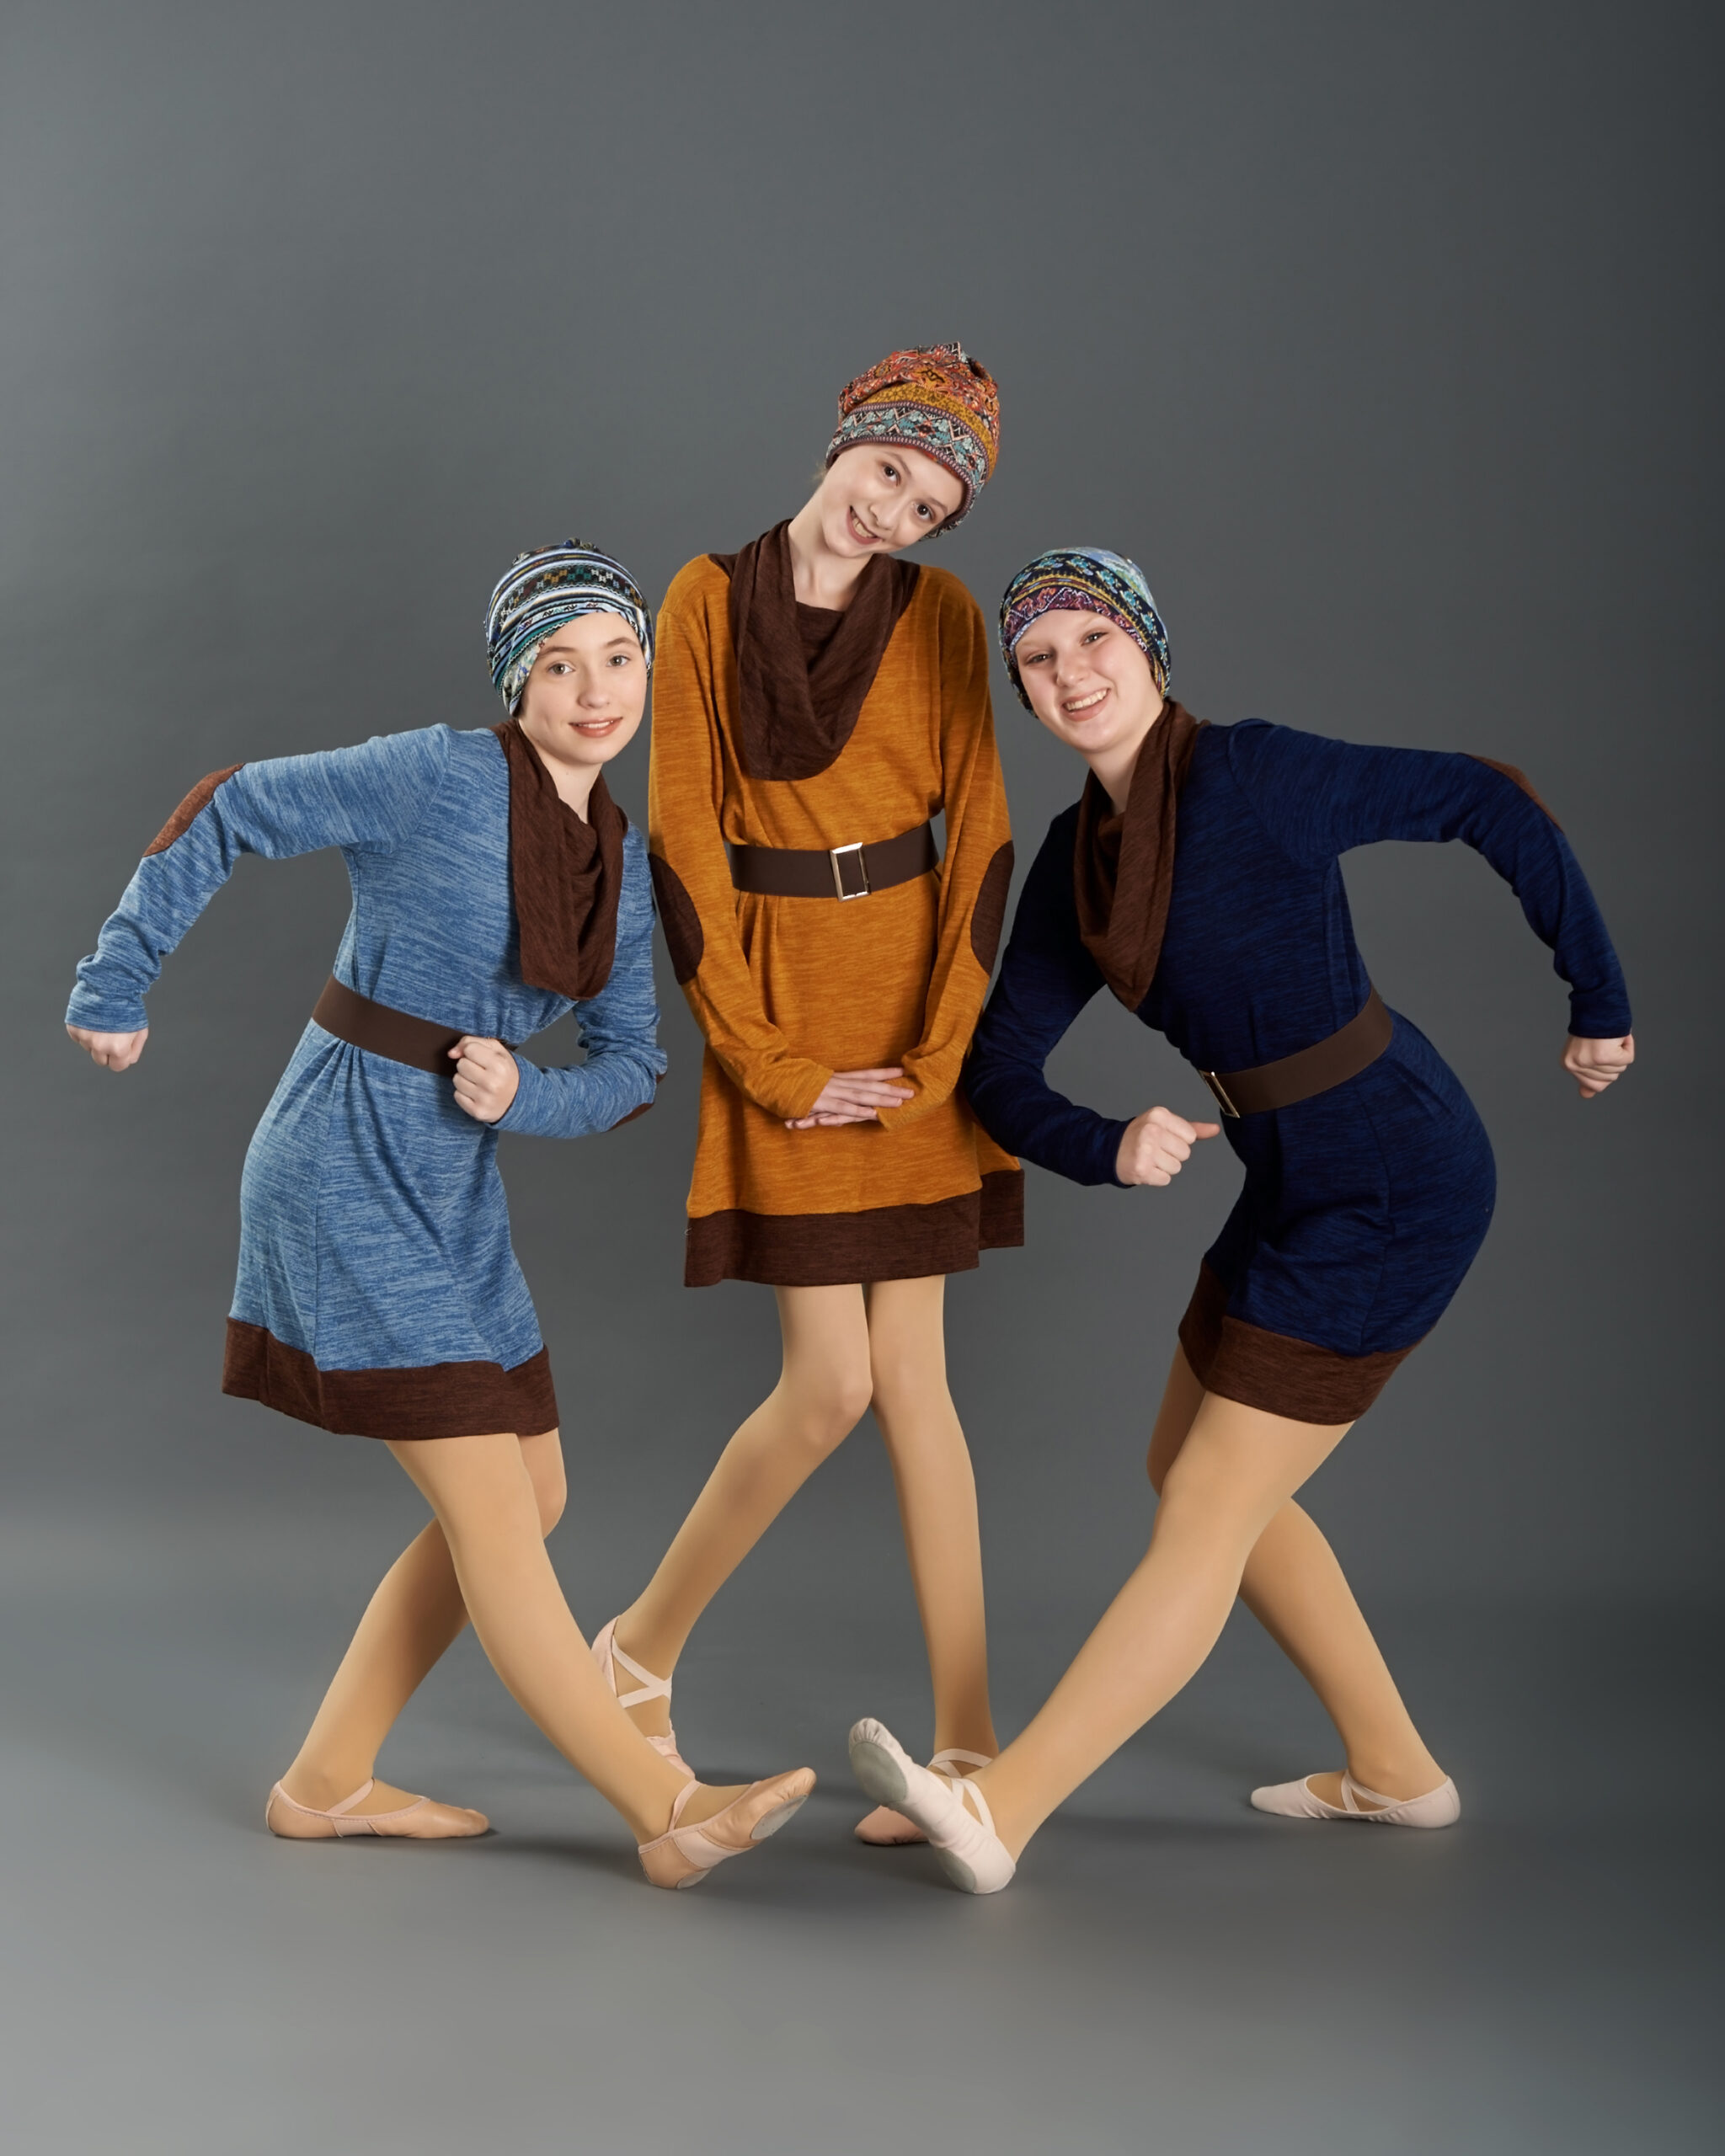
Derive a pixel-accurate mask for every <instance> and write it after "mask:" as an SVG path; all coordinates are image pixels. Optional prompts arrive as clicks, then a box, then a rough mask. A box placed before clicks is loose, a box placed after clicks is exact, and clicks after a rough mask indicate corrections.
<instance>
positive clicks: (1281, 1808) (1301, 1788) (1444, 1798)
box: [1252, 1774, 1461, 1827]
mask: <svg viewBox="0 0 1725 2156" xmlns="http://www.w3.org/2000/svg"><path fill="white" fill-rule="evenodd" d="M1362 1797H1364V1798H1365V1804H1362V1803H1361V1802H1360V1801H1359V1800H1360V1799H1361V1798H1362ZM1252 1804H1253V1806H1255V1807H1256V1808H1257V1809H1258V1811H1259V1812H1279V1814H1280V1815H1281V1817H1283V1818H1284V1819H1361V1820H1364V1821H1365V1822H1366V1824H1367V1825H1368V1826H1375V1827H1453V1826H1454V1825H1455V1822H1456V1821H1457V1820H1458V1819H1459V1818H1460V1817H1461V1794H1460V1792H1459V1791H1458V1790H1457V1789H1456V1787H1455V1783H1454V1782H1453V1781H1451V1780H1450V1777H1449V1776H1448V1775H1447V1774H1445V1777H1444V1779H1443V1780H1442V1781H1440V1782H1439V1784H1438V1785H1437V1787H1436V1788H1435V1789H1429V1790H1426V1791H1425V1793H1424V1795H1423V1796H1384V1795H1383V1793H1382V1791H1381V1790H1375V1789H1368V1788H1367V1787H1366V1786H1365V1783H1364V1782H1357V1781H1355V1780H1354V1777H1353V1775H1352V1774H1343V1776H1342V1801H1341V1802H1340V1803H1339V1804H1326V1803H1325V1801H1324V1800H1323V1799H1322V1797H1321V1796H1314V1795H1313V1793H1312V1790H1311V1778H1310V1776H1308V1777H1307V1778H1306V1780H1304V1781H1297V1782H1276V1783H1274V1784H1272V1785H1268V1786H1267V1787H1265V1788H1263V1789H1255V1790H1253V1791H1252ZM1368 1806H1375V1807H1376V1809H1375V1810H1369V1809H1368V1808H1367V1807H1368Z"/></svg>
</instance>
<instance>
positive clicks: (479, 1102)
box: [449, 1033, 521, 1123]
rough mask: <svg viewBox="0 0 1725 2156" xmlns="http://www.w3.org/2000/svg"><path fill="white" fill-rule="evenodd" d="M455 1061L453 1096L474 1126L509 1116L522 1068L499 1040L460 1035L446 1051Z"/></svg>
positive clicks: (467, 1034)
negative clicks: (470, 1118) (510, 1105)
mask: <svg viewBox="0 0 1725 2156" xmlns="http://www.w3.org/2000/svg"><path fill="white" fill-rule="evenodd" d="M449 1052H450V1054H451V1055H452V1056H454V1057H455V1059H456V1066H455V1097H456V1099H457V1101H458V1102H460V1104H461V1106H462V1107H464V1108H465V1109H466V1110H467V1113H468V1114H469V1115H470V1116H472V1118H473V1120H474V1122H475V1123H495V1122H497V1121H498V1120H499V1118H501V1117H503V1116H505V1115H507V1114H508V1113H509V1104H510V1102H511V1101H512V1100H514V1098H515V1095H516V1093H517V1091H519V1090H520V1088H521V1066H520V1065H518V1064H517V1063H516V1061H515V1055H514V1054H513V1052H512V1051H511V1050H510V1049H506V1048H505V1046H504V1044H503V1043H502V1042H501V1041H487V1040H478V1039H475V1038H474V1037H473V1034H471V1033H463V1034H462V1037H461V1038H460V1039H459V1040H458V1041H457V1043H456V1044H455V1046H454V1047H453V1048H452V1049H451V1050H450V1051H449Z"/></svg>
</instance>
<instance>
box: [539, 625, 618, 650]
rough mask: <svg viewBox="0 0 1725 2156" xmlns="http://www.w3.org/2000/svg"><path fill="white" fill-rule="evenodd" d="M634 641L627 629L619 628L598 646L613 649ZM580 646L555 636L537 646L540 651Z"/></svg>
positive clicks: (573, 648) (602, 648)
mask: <svg viewBox="0 0 1725 2156" xmlns="http://www.w3.org/2000/svg"><path fill="white" fill-rule="evenodd" d="M635 641H636V639H635V638H633V637H632V636H631V635H630V634H629V632H628V630H627V629H619V630H618V632H617V634H616V635H615V636H614V637H607V638H606V640H605V642H604V643H602V644H601V646H600V647H599V648H600V649H601V651H615V650H616V649H617V646H618V645H619V644H631V643H635ZM539 648H540V650H541V651H542V652H544V651H579V649H580V648H581V647H580V646H579V644H578V643H558V640H557V638H555V637H553V638H550V639H549V641H548V642H547V643H542V644H541V645H540V647H539Z"/></svg>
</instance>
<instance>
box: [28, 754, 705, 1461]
mask: <svg viewBox="0 0 1725 2156" xmlns="http://www.w3.org/2000/svg"><path fill="white" fill-rule="evenodd" d="M323 846H334V847H339V849H340V851H341V854H342V857H343V858H344V862H346V865H347V871H348V875H349V878H350V882H351V883H352V886H353V894H354V905H353V911H352V913H351V915H350V917H349V920H348V923H347V926H346V929H345V931H344V933H343V936H342V939H341V944H340V947H339V951H338V952H337V953H336V958H335V965H334V972H335V976H336V978H337V979H339V980H340V981H341V982H343V983H344V985H346V986H348V987H350V988H351V989H353V990H356V991H357V992H358V993H359V994H360V995H365V996H369V997H371V999H373V1000H374V1001H377V1002H379V1003H382V1004H387V1006H390V1008H392V1009H393V1010H396V1011H407V1012H409V1013H410V1014H411V1015H413V1016H414V1017H419V1018H425V1019H428V1020H430V1021H432V1022H434V1023H436V1024H439V1025H443V1026H448V1027H459V1028H461V1029H462V1031H463V1032H466V1033H473V1034H475V1035H483V1036H489V1037H490V1038H496V1039H501V1040H505V1041H508V1042H510V1043H517V1042H521V1041H524V1040H526V1039H527V1038H530V1037H531V1035H532V1034H534V1033H540V1032H542V1030H543V1029H544V1028H545V1027H547V1026H549V1025H551V1024H552V1023H553V1022H554V1021H555V1020H556V1019H558V1018H559V1017H562V1016H563V1013H564V1012H565V1011H569V1009H570V1008H571V1007H574V1009H575V1010H576V1011H577V1017H578V1022H579V1027H580V1030H581V1036H582V1040H583V1043H584V1046H585V1052H586V1060H585V1062H584V1063H582V1064H580V1065H575V1066H574V1067H571V1068H569V1069H564V1070H541V1069H539V1068H538V1067H537V1065H534V1064H532V1063H531V1062H529V1061H528V1060H527V1059H526V1057H525V1056H522V1055H517V1057H516V1065H517V1068H518V1070H519V1071H520V1077H521V1083H520V1089H519V1091H517V1092H516V1095H515V1100H514V1101H513V1102H512V1103H511V1104H510V1109H509V1112H508V1113H507V1114H506V1115H505V1117H504V1118H503V1119H502V1121H501V1122H500V1123H495V1124H486V1123H478V1122H476V1121H475V1120H474V1119H473V1118H472V1117H471V1116H469V1115H467V1113H465V1112H464V1111H463V1110H462V1108H461V1107H458V1106H457V1102H456V1099H455V1093H454V1089H453V1086H452V1084H451V1081H450V1079H448V1078H445V1077H434V1076H433V1075H431V1074H430V1072H429V1071H425V1070H415V1069H413V1068H411V1067H409V1065H405V1064H401V1063H396V1062H393V1061H392V1060H390V1059H388V1058H387V1057H384V1056H380V1055H375V1054H371V1053H369V1052H368V1051H366V1050H365V1049H357V1048H355V1047H352V1046H350V1044H349V1043H347V1042H345V1041H342V1040H339V1039H337V1038H335V1037H334V1035H333V1034H330V1033H325V1032H324V1030H323V1027H320V1026H318V1025H316V1024H309V1025H307V1027H306V1029H305V1032H304V1033H303V1034H302V1037H301V1039H300V1043H299V1045H298V1047H297V1048H296V1049H295V1051H294V1054H293V1056H292V1059H291V1061H290V1062H289V1064H288V1066H287V1069H286V1071H285V1072H284V1074H283V1075H282V1078H281V1081H280V1084H279V1085H278V1086H277V1087H276V1089H275V1095H274V1097H273V1098H272V1099H271V1101H270V1105H269V1107H267V1108H266V1109H265V1110H264V1117H263V1120H262V1121H261V1122H260V1123H259V1126H258V1129H257V1131H256V1134H254V1137H253V1139H252V1143H251V1147H250V1150H249V1151H248V1154H247V1156H246V1165H245V1171H244V1176H243V1182H242V1185H241V1197H240V1218H241V1239H240V1256H239V1274H238V1284H237V1286H236V1288H235V1290H234V1299H233V1305H232V1318H233V1320H234V1321H237V1322H238V1323H239V1324H240V1325H242V1326H256V1327H259V1328H263V1329H264V1331H267V1332H268V1333H269V1335H270V1336H271V1337H272V1338H273V1339H274V1340H275V1341H276V1342H280V1343H281V1345H282V1346H283V1347H284V1348H286V1349H288V1350H290V1351H297V1352H299V1353H302V1354H303V1355H306V1356H309V1357H310V1358H312V1361H313V1362H314V1363H315V1364H316V1366H317V1368H318V1369H319V1370H322V1371H347V1372H351V1371H362V1370H363V1371H381V1370H387V1369H398V1370H419V1371H421V1372H423V1371H424V1369H425V1367H426V1366H430V1365H441V1364H448V1365H463V1366H466V1365H472V1364H487V1365H491V1366H494V1368H495V1369H497V1370H499V1371H500V1372H505V1373H506V1372H508V1371H510V1370H512V1369H515V1368H517V1367H518V1366H520V1365H521V1364H525V1363H526V1362H527V1361H528V1360H529V1359H530V1358H532V1357H533V1356H535V1355H536V1354H537V1353H539V1351H540V1348H541V1346H542V1342H541V1337H540V1332H539V1326H538V1321H537V1318H536V1316H535V1315H534V1310H533V1305H532V1300H531V1297H530V1295H529V1294H528V1292H527V1287H526V1281H525V1280H524V1279H523V1278H522V1276H521V1268H520V1267H519V1265H518V1264H517V1263H516V1262H515V1253H514V1251H513V1250H512V1248H511V1247H510V1233H509V1214H508V1209H507V1205H506V1203H505V1196H504V1188H503V1182H502V1179H501V1177H500V1176H499V1173H498V1168H497V1160H496V1155H497V1141H498V1136H499V1132H501V1131H505V1130H508V1131H517V1132H522V1133H525V1134H528V1135H531V1136H540V1137H559V1138H574V1137H579V1136H582V1135H584V1134H587V1133H590V1132H595V1131H601V1130H606V1129H610V1128H611V1126H612V1125H613V1124H615V1123H620V1122H621V1121H622V1119H623V1118H625V1117H626V1116H628V1115H629V1114H630V1113H632V1112H633V1111H634V1110H636V1109H638V1108H639V1107H642V1106H644V1104H645V1103H647V1102H650V1101H651V1100H652V1098H653V1096H654V1087H655V1086H656V1084H657V1081H658V1078H659V1075H660V1072H661V1071H662V1070H664V1069H665V1056H664V1054H663V1053H662V1052H661V1051H660V1048H659V1046H658V1044H657V1038H656V1030H657V1024H658V1015H659V1014H658V1009H657V1006H656V1004H655V1002H654V987H653V963H652V929H653V907H652V897H651V890H650V884H649V877H648V873H647V861H646V850H645V847H644V845H643V843H642V840H641V835H640V834H639V833H638V831H636V830H633V829H631V830H629V831H628V833H627V834H626V835H625V839H624V857H623V873H622V891H621V894H620V898H619V903H618V907H617V944H616V956H615V958H614V961H613V963H612V965H611V973H610V976H609V978H608V979H607V980H606V985H605V986H604V988H603V990H601V992H600V993H599V994H598V995H595V997H594V998H593V999H592V1000H591V1001H588V1002H584V1003H581V1004H579V1005H577V1006H571V1004H570V1001H569V999H568V998H567V997H566V996H563V995H557V994H554V993H552V992H550V991H547V990H542V989H537V988H532V987H529V986H528V985H526V983H525V982H524V981H523V980H522V979H521V974H520V970H519V965H518V960H517V949H518V941H519V938H518V931H517V923H516V919H515V908H514V905H513V901H512V897H511V890H510V775H509V766H508V764H507V762H506V761H505V755H504V751H503V748H502V746H501V744H499V740H498V738H497V735H496V734H494V733H493V732H492V731H491V730H489V728H487V729H483V730H481V731H478V732H473V733H457V732H454V731H452V730H451V728H448V727H446V726H432V727H427V728H424V729H422V730H420V731H418V732H414V733H409V734H390V735H386V736H382V737H381V738H378V739H373V740H371V741H367V742H366V743H364V744H361V745H360V746H358V747H356V748H350V749H338V750H334V751H331V752H329V753H327V754H320V755H303V756H286V757H281V758H279V759H275V760H270V761H266V762H262V763H254V764H246V765H243V766H240V767H239V768H238V770H237V771H234V772H233V773H232V775H231V776H227V777H225V778H224V779H222V782H220V784H218V785H217V786H216V787H215V788H214V789H213V791H212V792H211V794H210V796H209V798H207V799H206V801H205V802H204V803H203V805H202V806H201V807H200V809H198V811H197V813H196V814H195V815H193V816H192V817H191V819H190V821H189V822H188V823H187V824H186V825H185V827H184V830H182V831H181V832H180V833H179V835H178V836H177V837H176V838H174V841H172V843H171V844H169V845H168V846H167V847H166V848H165V849H164V850H163V851H161V852H159V853H154V854H152V855H151V856H149V857H147V859H146V860H145V861H144V862H142V863H141V865H140V867H139V868H138V870H137V873H136V875H134V877H133V878H132V879H131V883H130V884H129V885H128V886H127V887H126V893H125V895H124V896H123V897H122V899H120V905H119V906H118V907H117V908H116V910H115V912H114V914H113V915H111V916H110V917H109V921H107V922H106V924H105V925H104V927H103V930H102V932H101V935H100V937H99V940H98V942H97V947H96V949H95V951H94V952H93V953H92V954H91V956H90V957H88V958H85V959H84V960H83V963H82V964H81V965H80V966H79V968H78V980H77V988H76V990H75V991H74V992H73V995H72V1001H71V1004H70V1006H69V1007H68V1010H67V1022H68V1023H70V1024H72V1025H77V1026H83V1027H91V1028H93V1029H97V1030H100V1031H104V1032H116V1033H117V1032H131V1031H134V1030H136V1028H138V1027H142V1026H143V1025H144V1024H145V1023H147V1018H146V1013H145V1006H144V998H145V995H146V993H147V990H148V989H149V988H150V986H151V985H152V982H153V981H154V980H155V979H156V977H157V974H158V972H159V971H160V969H161V966H162V963H163V959H164V958H165V957H166V956H167V954H168V953H169V952H171V951H172V950H174V947H176V945H177V944H178V943H179V941H180V939H181V938H182V937H184V935H185V933H186V931H188V929H190V926H192V924H193V922H194V921H196V919H197V918H198V916H199V915H200V913H201V912H202V911H203V910H204V908H205V906H206V905H207V904H208V903H209V901H210V899H211V898H212V897H213V896H214V894H215V893H216V891H217V890H218V889H220V888H221V886H222V884H223V883H225V882H226V881H227V878H228V877H229V876H230V875H231V874H232V871H233V868H234V866H235V863H236V862H238V859H239V857H240V856H241V855H242V854H246V853H253V854H258V855H260V856H263V857H265V858H267V859H271V860H282V859H286V858H287V857H290V856H292V855H296V854H302V853H309V852H311V851H314V850H315V849H317V848H319V847H323ZM289 1412H296V1411H295V1410H290V1411H289ZM452 1412H455V1411H452ZM462 1412H465V1411H464V1410H463V1411H462ZM348 1427H353V1426H352V1425H351V1424H350V1425H348ZM464 1427H465V1426H464V1425H462V1423H461V1422H459V1421H458V1422H457V1428H455V1429H453V1430H448V1431H443V1432H435V1431H434V1432H429V1433H428V1432H426V1431H425V1430H424V1429H423V1428H421V1429H416V1430H415V1431H414V1432H413V1433H412V1434H448V1435H455V1434H460V1433H461V1432H462V1428H464ZM484 1427H489V1428H510V1427H512V1425H510V1423H508V1422H503V1423H490V1424H488V1425H485V1426H484ZM396 1433H397V1431H396V1430H394V1429H373V1430H369V1431H367V1432H366V1434H371V1435H382V1434H396ZM400 1433H401V1434H409V1433H408V1432H406V1431H402V1432H400Z"/></svg>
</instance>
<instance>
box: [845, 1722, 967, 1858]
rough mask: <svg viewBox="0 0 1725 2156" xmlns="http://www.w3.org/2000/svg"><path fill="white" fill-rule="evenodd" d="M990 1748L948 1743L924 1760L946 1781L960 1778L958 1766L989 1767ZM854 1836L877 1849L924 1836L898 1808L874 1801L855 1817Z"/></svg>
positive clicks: (902, 1843)
mask: <svg viewBox="0 0 1725 2156" xmlns="http://www.w3.org/2000/svg"><path fill="white" fill-rule="evenodd" d="M993 1764H994V1754H993V1753H992V1752H965V1751H962V1750H961V1749H960V1748H959V1746H958V1745H956V1744H951V1745H948V1747H947V1748H946V1750H945V1751H944V1752H937V1753H935V1755H934V1757H933V1758H932V1759H931V1760H930V1761H929V1763H928V1771H929V1772H930V1774H944V1775H945V1776H946V1778H947V1780H948V1781H951V1782H955V1781H958V1780H960V1779H961V1778H960V1776H959V1768H960V1767H991V1766H992V1765H993ZM856 1834H857V1840H858V1841H859V1842H867V1843H868V1844H869V1845H870V1847H871V1848H873V1849H903V1848H905V1846H906V1845H907V1844H910V1843H911V1842H926V1841H927V1839H928V1837H927V1834H925V1833H923V1831H922V1829H921V1828H920V1827H919V1826H918V1825H917V1824H916V1821H915V1820H914V1819H907V1818H906V1817H905V1815H904V1813H903V1812H895V1811H893V1810H891V1809H890V1808H889V1806H886V1805H884V1804H877V1805H876V1806H875V1807H874V1809H873V1812H869V1813H868V1816H867V1817H866V1818H862V1819H859V1820H858V1821H857V1827H856Z"/></svg>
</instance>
